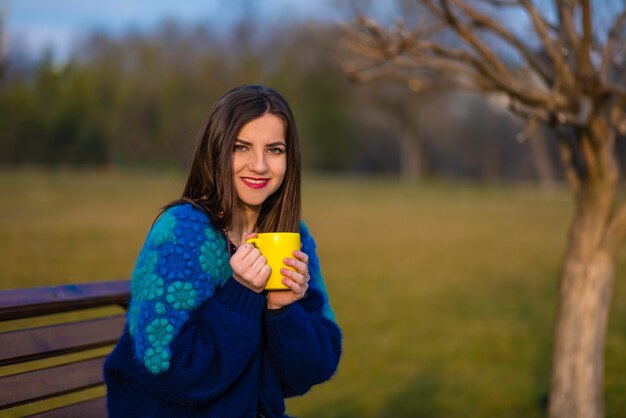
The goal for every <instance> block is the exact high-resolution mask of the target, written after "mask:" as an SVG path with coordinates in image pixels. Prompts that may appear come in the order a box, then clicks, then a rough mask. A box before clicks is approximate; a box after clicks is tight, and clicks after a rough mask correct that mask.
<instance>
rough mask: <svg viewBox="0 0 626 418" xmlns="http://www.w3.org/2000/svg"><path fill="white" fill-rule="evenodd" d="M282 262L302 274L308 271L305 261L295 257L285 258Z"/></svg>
mask: <svg viewBox="0 0 626 418" xmlns="http://www.w3.org/2000/svg"><path fill="white" fill-rule="evenodd" d="M283 262H284V263H285V264H286V265H288V266H289V267H293V268H295V269H296V270H297V271H299V272H300V273H302V274H304V273H306V272H307V271H308V269H307V265H306V263H303V262H302V261H299V260H296V259H295V258H289V257H288V258H285V259H284V260H283Z"/></svg>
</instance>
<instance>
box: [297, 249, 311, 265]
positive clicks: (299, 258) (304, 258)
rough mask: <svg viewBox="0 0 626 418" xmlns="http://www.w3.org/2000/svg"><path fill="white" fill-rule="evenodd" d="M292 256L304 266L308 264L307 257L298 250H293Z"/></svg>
mask: <svg viewBox="0 0 626 418" xmlns="http://www.w3.org/2000/svg"><path fill="white" fill-rule="evenodd" d="M293 255H294V257H296V258H297V259H298V260H300V261H302V262H303V263H304V264H308V263H309V256H308V255H307V254H306V253H303V252H302V251H300V250H294V252H293Z"/></svg>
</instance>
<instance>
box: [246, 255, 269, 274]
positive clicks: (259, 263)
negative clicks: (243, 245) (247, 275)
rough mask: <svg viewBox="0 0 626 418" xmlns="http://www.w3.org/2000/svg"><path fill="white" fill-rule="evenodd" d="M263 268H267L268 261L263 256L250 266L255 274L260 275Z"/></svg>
mask: <svg viewBox="0 0 626 418" xmlns="http://www.w3.org/2000/svg"><path fill="white" fill-rule="evenodd" d="M263 266H267V259H266V258H265V257H263V256H262V255H261V256H260V257H259V258H257V259H256V260H254V262H253V263H252V265H251V266H250V270H251V271H253V272H255V274H259V272H260V271H261V269H262V268H263ZM268 267H269V266H268Z"/></svg>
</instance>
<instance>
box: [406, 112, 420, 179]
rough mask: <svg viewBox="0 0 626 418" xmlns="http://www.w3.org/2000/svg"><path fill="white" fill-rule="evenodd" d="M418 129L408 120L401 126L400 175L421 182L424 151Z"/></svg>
mask: <svg viewBox="0 0 626 418" xmlns="http://www.w3.org/2000/svg"><path fill="white" fill-rule="evenodd" d="M418 135H419V134H418V133H417V132H416V129H415V128H414V127H413V126H412V124H411V122H409V121H407V120H406V118H402V121H401V126H400V175H401V176H402V178H404V179H407V180H419V179H420V177H421V174H422V170H423V167H422V160H423V149H422V146H421V143H420V140H419V137H418Z"/></svg>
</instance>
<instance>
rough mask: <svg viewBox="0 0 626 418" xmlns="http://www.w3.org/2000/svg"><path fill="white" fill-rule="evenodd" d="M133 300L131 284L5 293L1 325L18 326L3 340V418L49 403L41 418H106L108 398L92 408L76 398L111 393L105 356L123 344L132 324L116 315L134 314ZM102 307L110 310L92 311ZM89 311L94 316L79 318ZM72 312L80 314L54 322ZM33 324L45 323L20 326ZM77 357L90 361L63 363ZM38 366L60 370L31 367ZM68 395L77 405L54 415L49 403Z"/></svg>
mask: <svg viewBox="0 0 626 418" xmlns="http://www.w3.org/2000/svg"><path fill="white" fill-rule="evenodd" d="M129 300H130V282H129V281H128V280H117V281H110V282H94V283H83V284H75V285H62V286H51V287H34V288H28V289H10V290H0V323H2V322H6V321H11V323H7V324H4V325H5V326H4V327H3V328H4V329H5V330H6V331H4V332H0V372H2V374H4V376H2V375H0V416H1V415H2V412H4V411H5V410H8V411H7V412H9V413H10V412H13V410H12V408H14V407H17V408H18V409H20V408H21V406H22V405H26V404H30V403H32V402H37V401H43V402H41V403H40V404H39V405H38V409H39V410H42V409H48V410H47V411H45V412H38V413H37V414H35V415H33V416H34V417H40V418H44V417H45V418H59V417H63V418H72V417H77V418H78V417H81V418H105V417H106V415H107V414H106V399H105V398H104V397H102V396H101V395H96V399H92V400H89V401H84V402H76V401H72V397H71V396H69V395H70V394H74V393H76V392H80V391H83V390H85V389H89V388H96V387H102V385H104V382H103V379H102V378H103V375H102V366H103V363H104V359H105V354H104V352H105V351H108V350H106V349H105V348H106V347H109V346H112V345H113V344H115V343H116V342H117V340H118V338H119V337H120V335H121V334H122V331H123V328H124V326H125V324H126V318H125V316H126V315H124V314H123V312H122V311H120V309H117V308H112V309H111V308H109V307H113V306H121V307H123V308H126V309H127V308H128V303H129ZM100 307H107V308H105V309H96V310H94V309H91V308H100ZM83 309H91V310H90V311H89V312H79V311H80V310H83ZM72 311H76V314H70V315H62V316H54V317H48V316H49V315H55V314H58V313H64V312H72ZM31 317H41V318H37V319H36V320H33V321H31V320H25V321H15V320H19V319H23V318H31ZM99 347H102V348H101V349H99V350H96V351H93V352H90V351H88V350H91V349H96V348H99ZM69 353H81V358H82V360H80V361H78V360H72V359H71V357H63V356H64V355H65V354H69ZM86 357H89V358H88V359H85V358H86ZM37 359H50V361H54V364H57V365H55V366H49V365H47V366H46V365H43V364H41V363H37V362H31V363H27V362H29V361H31V360H37ZM60 363H64V364H60ZM48 364H51V363H48ZM59 364H60V365H59ZM7 374H8V375H7ZM97 390H100V389H97ZM63 395H68V396H67V397H65V400H66V401H67V402H66V404H67V403H69V404H70V405H66V406H63V407H60V408H55V409H52V410H51V409H50V408H51V407H52V406H50V405H49V404H48V403H47V402H46V401H45V400H46V399H49V398H53V397H58V396H63ZM74 399H75V398H74ZM82 399H85V398H84V397H83V398H82Z"/></svg>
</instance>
